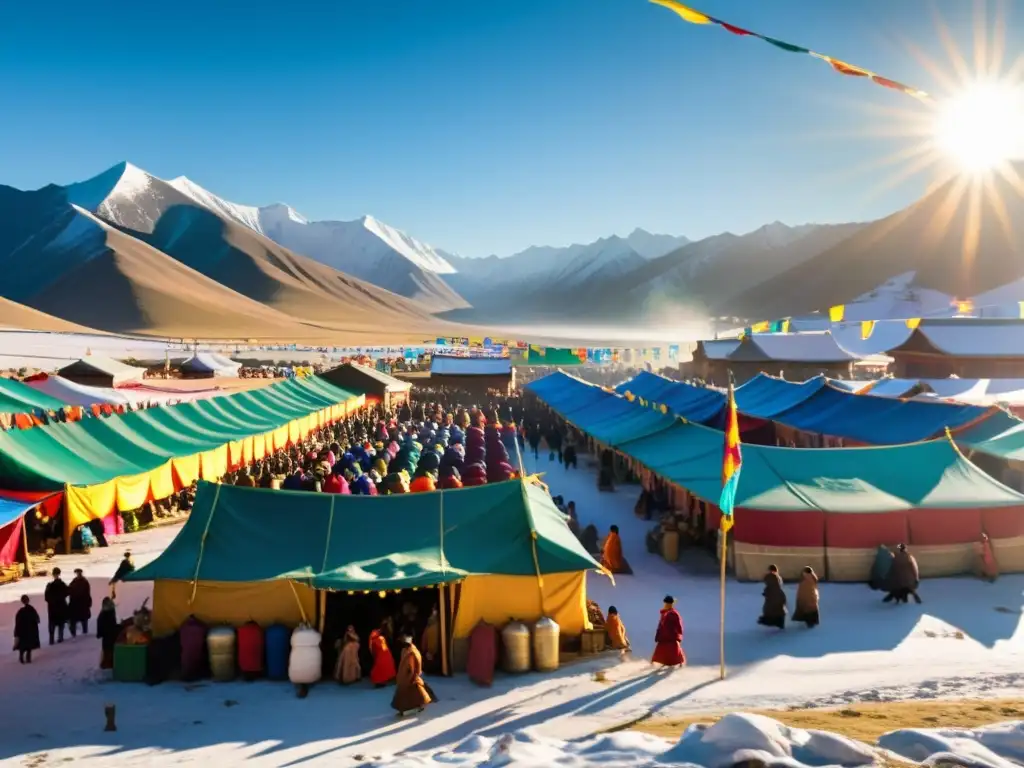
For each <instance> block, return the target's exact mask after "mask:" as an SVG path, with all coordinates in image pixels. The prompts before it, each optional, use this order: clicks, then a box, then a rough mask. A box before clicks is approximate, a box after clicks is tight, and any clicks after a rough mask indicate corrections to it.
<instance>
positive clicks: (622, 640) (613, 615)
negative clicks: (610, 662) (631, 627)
mask: <svg viewBox="0 0 1024 768" xmlns="http://www.w3.org/2000/svg"><path fill="white" fill-rule="evenodd" d="M604 631H605V632H607V633H608V644H609V645H610V646H611V647H612V648H614V649H615V650H617V651H628V650H629V638H628V637H626V625H625V624H623V623H622V619H620V618H619V609H618V608H616V607H615V606H614V605H609V606H608V618H607V619H606V620H605V623H604Z"/></svg>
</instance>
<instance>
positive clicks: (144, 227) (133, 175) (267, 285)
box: [69, 164, 434, 331]
mask: <svg viewBox="0 0 1024 768" xmlns="http://www.w3.org/2000/svg"><path fill="white" fill-rule="evenodd" d="M102 177H106V178H105V182H106V183H103V184H101V183H98V182H96V181H95V180H90V182H86V185H87V188H88V189H89V190H90V192H91V193H93V194H92V195H91V197H90V198H89V202H91V203H95V192H98V191H101V190H102V188H103V187H104V186H106V187H108V189H109V191H108V193H107V194H106V196H104V197H103V198H102V200H101V201H100V203H99V204H98V205H95V208H94V210H95V211H96V213H97V215H98V216H100V217H101V218H103V219H104V220H106V221H108V222H110V223H111V224H113V225H115V226H117V227H118V228H119V229H121V230H122V231H125V232H128V233H130V234H131V235H133V236H134V237H136V238H138V239H140V240H143V241H144V242H146V243H148V244H149V245H151V246H153V247H154V248H157V249H159V250H160V251H162V252H164V253H166V254H168V255H169V256H171V257H173V258H175V259H177V260H178V261H180V262H181V263H182V264H185V265H186V266H189V267H191V268H192V269H194V270H196V271H197V272H200V273H201V274H203V275H206V276H207V277H209V278H211V279H213V280H216V281H217V282H218V283H220V284H222V285H224V286H225V287H228V288H230V289H232V290H234V291H236V292H238V293H240V294H242V295H244V296H247V297H249V298H251V299H253V300H255V301H258V302H260V303H262V304H265V305H266V306H268V307H271V308H273V309H276V310H278V311H279V312H283V313H284V314H286V315H289V316H291V317H293V318H296V319H299V320H303V321H309V322H314V323H317V324H321V325H323V324H327V325H331V326H332V327H338V328H342V329H348V330H354V329H369V328H372V327H378V328H381V330H382V331H386V330H413V329H421V330H422V326H423V325H424V324H425V325H426V326H427V327H429V326H430V325H431V324H432V323H433V322H434V321H433V318H431V317H430V315H429V313H428V312H427V311H426V310H425V309H424V308H423V307H421V306H420V305H418V304H416V303H415V302H413V301H411V300H409V299H406V298H404V297H401V296H398V295H396V294H393V293H390V292H388V291H386V290H383V289H381V288H378V287H376V286H373V285H369V284H367V283H364V282H363V281H361V280H357V279H355V278H353V277H350V276H349V275H346V274H344V273H342V272H339V271H337V270H335V269H332V268H330V267H328V266H326V265H324V264H321V263H319V262H317V261H315V260H313V259H310V258H308V257H305V256H300V255H298V254H295V253H293V252H291V251H290V250H288V249H287V248H283V247H281V246H280V245H278V244H277V243H275V242H274V241H273V240H271V239H270V238H268V237H266V236H265V235H263V234H261V233H260V232H258V231H256V230H254V229H252V228H250V227H249V226H246V225H245V224H242V223H240V222H239V221H237V220H236V218H235V217H234V216H233V215H228V214H226V213H224V212H217V211H216V210H215V209H214V208H210V207H207V206H206V205H205V204H200V203H197V202H196V200H195V199H194V198H193V197H191V196H190V195H186V194H184V193H182V192H181V191H180V190H178V189H177V188H176V187H174V186H172V185H171V184H170V183H168V182H165V181H163V180H161V179H157V178H156V177H154V176H151V175H149V174H146V173H145V172H144V171H141V170H140V169H138V168H135V167H134V166H131V165H127V164H125V165H122V166H117V167H115V168H114V169H112V170H111V171H108V172H107V174H103V175H101V177H98V178H102ZM110 177H116V178H117V181H116V183H115V184H114V185H113V186H110V185H109V181H110V180H111V179H110ZM69 190H70V188H69ZM79 196H81V194H80V193H79Z"/></svg>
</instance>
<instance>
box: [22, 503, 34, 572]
mask: <svg viewBox="0 0 1024 768" xmlns="http://www.w3.org/2000/svg"><path fill="white" fill-rule="evenodd" d="M26 517H28V513H27V512H26V513H25V514H24V515H22V516H21V548H22V549H23V550H24V551H25V578H31V576H32V558H31V556H30V555H29V553H28V523H26V522H25V518H26Z"/></svg>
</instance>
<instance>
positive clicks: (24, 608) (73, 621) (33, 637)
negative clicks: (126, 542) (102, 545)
mask: <svg viewBox="0 0 1024 768" xmlns="http://www.w3.org/2000/svg"><path fill="white" fill-rule="evenodd" d="M134 570H135V564H134V562H133V561H132V553H131V552H125V553H124V558H123V559H122V560H121V563H120V564H119V565H118V568H117V571H116V572H115V573H114V576H113V578H111V579H110V582H109V587H110V595H109V596H108V597H104V598H103V600H102V602H101V604H100V613H99V615H98V616H97V617H96V637H97V639H99V640H100V642H101V656H100V668H102V669H111V668H113V666H114V643H115V642H116V641H117V637H118V635H119V634H120V632H121V625H120V624H119V623H118V620H117V607H116V604H115V603H114V598H115V597H116V594H117V593H116V589H117V583H118V582H120V581H124V578H125V577H126V576H127V575H128V574H129V573H131V572H132V571H134ZM50 576H51V580H50V583H49V584H47V585H46V589H45V590H44V591H43V602H44V603H46V627H47V633H48V635H49V640H50V643H49V644H50V645H54V644H57V645H59V644H61V643H63V642H64V632H65V629H66V630H67V631H68V633H69V634H70V635H71V639H72V640H73V639H75V638H76V637H77V636H78V630H79V629H81V631H82V635H83V636H88V634H89V620H90V619H91V618H92V608H93V601H92V586H91V585H90V584H89V580H88V579H87V578H85V575H84V572H83V570H82V569H81V568H75V577H74V578H73V579H72V580H71V581H70V582H65V581H64V579H63V578H62V577H61V570H60V568H54V569H53V570H52V571H51V572H50ZM41 623H42V620H41V618H40V616H39V612H38V611H37V610H36V609H35V606H33V605H32V601H31V599H30V598H29V596H28V595H22V596H21V608H19V609H18V612H17V613H16V614H15V616H14V650H16V651H17V652H18V662H19V663H21V664H31V663H32V652H33V651H37V650H39V649H40V648H41V647H42V641H41V639H40V625H41Z"/></svg>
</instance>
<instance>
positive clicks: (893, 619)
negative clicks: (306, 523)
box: [0, 455, 1024, 767]
mask: <svg viewBox="0 0 1024 768" xmlns="http://www.w3.org/2000/svg"><path fill="white" fill-rule="evenodd" d="M586 463H587V462H586V458H585V457H581V469H579V470H569V471H566V470H564V469H562V468H561V467H558V466H555V465H554V464H550V463H549V462H548V461H547V456H546V455H542V456H541V457H540V460H539V461H536V462H535V461H533V460H532V458H528V468H530V469H535V470H539V471H546V472H547V475H546V476H545V479H546V480H547V481H548V482H549V484H550V485H551V488H552V492H553V493H556V494H562V495H563V496H564V497H565V498H566V499H567V500H570V499H572V500H575V501H576V505H577V510H578V513H579V516H580V519H581V522H582V523H583V524H586V523H587V522H591V521H593V522H594V523H596V524H597V526H598V528H599V529H600V530H601V531H602V532H603V531H605V530H607V527H608V525H610V524H612V523H617V524H618V525H619V527H620V529H621V531H622V536H623V544H624V548H625V554H626V557H627V558H628V559H629V561H630V563H631V565H632V566H633V569H634V571H635V572H636V573H635V575H633V576H620V577H618V578H617V580H616V584H615V586H612V584H611V583H610V582H609V581H608V580H607V579H605V578H604V577H601V576H598V575H590V576H588V589H589V593H590V596H591V597H592V598H593V599H595V600H597V601H598V603H599V604H600V605H601V607H602V608H607V606H608V605H610V604H612V605H616V606H617V607H618V608H619V610H620V612H621V614H622V617H623V619H624V621H625V623H626V627H627V629H628V631H629V634H630V638H631V640H632V642H633V645H634V648H635V651H636V655H635V657H634V659H632V660H627V661H624V662H620V661H619V659H618V658H607V657H602V658H598V659H593V660H590V661H587V662H582V663H579V664H576V665H572V666H569V667H566V668H564V669H562V670H561V671H559V672H558V673H555V674H549V675H539V674H530V675H525V676H522V677H509V676H500V677H499V678H498V679H497V680H496V681H495V684H494V686H493V687H492V688H490V689H481V688H478V687H476V686H475V685H473V684H472V683H470V682H469V681H468V680H467V679H466V677H465V676H457V677H454V678H451V679H431V685H432V686H433V687H434V690H435V691H436V693H437V694H438V696H439V698H440V701H439V702H438V703H437V704H436V705H434V706H432V707H431V708H430V709H429V710H428V711H427V712H426V713H425V714H423V715H421V716H419V717H416V718H410V719H407V720H401V721H399V720H396V719H395V718H394V716H393V712H392V710H391V709H390V707H389V702H390V695H391V694H390V692H388V691H386V690H384V691H382V690H374V689H372V688H369V687H364V688H356V689H350V688H344V689H343V688H341V687H339V686H335V685H333V684H327V683H324V684H322V685H320V686H318V687H316V688H315V689H314V690H313V692H312V693H311V694H310V696H309V698H307V699H305V700H299V699H297V698H296V697H295V695H294V692H293V690H292V688H291V686H289V685H287V684H281V683H267V682H259V683H251V684H246V683H241V682H238V683H212V682H210V683H205V684H200V685H183V684H179V683H167V684H164V685H160V686H157V687H154V688H149V687H147V686H144V685H128V684H115V683H112V682H108V681H107V680H106V679H105V677H104V675H103V674H101V673H100V671H99V670H98V668H97V667H98V660H99V645H98V641H97V640H95V639H94V638H83V637H79V638H78V639H76V640H73V641H70V640H69V641H65V643H64V644H63V645H59V646H54V647H52V648H50V647H48V646H44V647H43V649H42V650H41V651H40V652H38V654H37V656H36V659H35V662H34V663H33V664H32V665H31V666H20V665H19V664H18V663H17V655H16V654H13V653H9V652H8V653H4V654H3V655H2V656H0V733H2V738H0V765H5V764H10V765H29V764H31V765H33V766H42V765H49V764H51V763H53V764H56V763H60V762H66V761H70V760H74V761H75V762H76V764H83V765H87V766H90V767H91V766H97V767H100V766H106V765H114V764H115V763H116V764H117V765H149V766H163V765H172V764H173V765H181V764H188V763H206V762H210V761H217V762H218V763H220V764H221V765H224V764H232V763H236V762H240V761H242V760H247V761H252V762H253V763H254V764H255V765H259V766H284V765H296V764H299V763H303V764H313V765H315V764H325V765H326V764H328V763H335V764H338V763H340V764H343V765H344V764H364V763H366V762H368V761H369V762H373V761H378V762H387V763H388V764H390V765H420V764H424V763H423V762H422V761H426V760H434V757H432V755H435V756H439V759H440V760H443V761H444V762H446V763H447V764H453V765H460V764H461V765H480V764H487V765H496V764H503V763H504V760H505V759H506V758H507V755H506V756H505V757H501V755H499V756H498V757H496V758H494V760H492V758H491V757H489V754H490V751H491V750H492V749H498V750H500V749H501V746H500V745H498V741H499V740H500V739H501V737H503V736H505V735H506V734H518V735H517V736H516V738H515V740H514V743H512V745H511V752H510V754H511V755H512V756H513V757H516V760H517V762H519V764H522V765H541V764H544V765H548V764H552V763H553V762H554V760H553V759H552V758H551V755H552V752H551V751H550V750H552V749H558V750H561V751H562V752H565V753H566V755H567V756H566V758H565V762H564V764H565V765H582V764H584V762H585V761H589V762H590V763H600V764H602V765H653V764H654V762H655V760H656V759H657V760H659V761H660V764H662V765H664V764H666V763H671V762H679V761H680V760H683V759H684V758H686V759H692V758H693V757H695V756H703V757H702V758H701V759H707V760H711V762H705V763H703V764H705V765H711V764H715V765H717V764H718V762H717V760H718V759H719V758H715V759H714V760H712V757H713V756H714V755H721V754H722V751H721V750H726V749H727V747H728V745H729V744H732V743H733V742H731V741H729V738H732V737H729V738H725V737H723V743H725V744H726V746H721V745H720V747H721V748H720V751H719V752H717V753H714V752H713V751H708V750H710V749H711V748H710V747H707V746H706V745H705V746H703V747H701V746H700V744H697V743H696V742H692V739H693V738H694V737H692V736H691V737H688V738H690V739H691V742H692V743H690V744H689V745H688V746H687V747H686V749H685V750H684V749H683V747H681V746H680V747H679V748H678V750H677V751H673V752H667V750H668V749H669V746H670V745H668V744H666V742H663V741H657V740H652V739H651V738H650V737H645V736H640V735H637V734H627V733H618V734H614V735H610V736H596V737H595V736H593V735H594V734H595V733H598V732H600V731H602V730H604V729H607V728H610V727H615V726H622V725H624V724H628V723H630V722H632V721H636V720H639V719H647V718H651V717H665V716H672V715H678V714H682V713H692V712H701V711H723V710H732V711H735V710H743V709H755V708H756V709H763V708H768V707H788V706H826V705H839V704H842V703H846V702H853V701H878V700H886V699H905V698H937V697H959V696H972V697H998V696H1013V695H1018V694H1019V692H1020V689H1021V686H1022V683H1024V673H1021V672H1020V670H1021V668H1022V661H1024V653H1022V645H1021V632H1020V620H1021V617H1020V614H1021V606H1022V601H1021V596H1022V589H1024V576H1006V577H1003V578H1002V579H1000V580H999V581H998V582H996V583H995V584H986V583H982V582H979V581H975V580H972V579H943V580H933V581H928V582H926V583H925V584H924V586H923V588H922V590H921V594H922V597H923V598H924V601H925V602H924V604H923V605H921V606H916V605H907V606H893V605H883V604H882V603H881V601H880V596H879V595H878V594H877V593H875V592H871V591H870V590H869V589H868V588H867V587H865V586H862V585H833V584H823V585H822V587H821V601H822V606H821V611H822V625H821V626H820V627H818V628H817V629H814V630H807V629H804V628H803V627H802V626H801V627H790V628H788V629H787V630H786V631H785V632H776V631H773V630H765V629H764V628H761V627H758V626H757V624H756V623H755V621H756V618H757V615H758V613H759V610H760V601H761V598H760V585H759V584H736V583H734V582H730V584H729V586H728V598H727V619H726V622H727V629H728V633H727V639H726V645H727V658H728V666H729V674H728V678H727V679H726V680H725V681H719V680H718V615H719V608H718V583H717V578H716V569H715V567H714V566H713V564H711V563H709V561H708V559H707V556H706V555H704V554H703V553H697V552H692V553H691V552H684V555H683V558H682V562H681V563H679V564H670V563H666V562H665V561H664V560H662V559H661V558H659V557H657V556H655V555H651V554H649V553H648V552H647V551H646V549H645V547H644V534H645V532H646V529H647V527H648V525H649V524H648V523H646V522H642V521H639V520H637V519H636V518H635V517H634V515H633V512H632V508H633V503H634V501H635V497H636V488H635V487H632V486H629V487H623V488H620V489H619V490H618V491H617V492H616V493H614V494H601V493H598V492H597V489H596V484H595V481H594V474H593V471H592V470H590V469H588V468H586V467H585V465H586ZM175 532H176V529H175V528H165V529H160V530H156V531H150V532H145V533H141V534H135V535H131V536H125V537H122V540H121V541H119V542H117V543H116V544H114V545H113V546H112V547H111V548H110V549H109V550H107V551H105V552H103V553H102V554H100V553H94V554H92V555H89V556H83V557H79V558H70V557H69V558H59V559H58V564H59V565H60V566H61V568H62V569H63V571H64V572H65V573H66V574H67V575H69V576H70V575H71V572H72V570H73V568H74V567H76V565H79V566H80V567H82V568H84V569H85V573H86V575H87V576H89V577H90V578H92V579H93V585H94V586H93V590H94V596H95V595H99V594H101V593H102V592H103V591H104V590H105V589H106V581H107V579H109V577H110V575H111V574H112V573H113V571H114V568H115V567H116V564H117V561H118V560H119V559H120V556H121V553H122V551H123V549H124V547H125V546H129V544H128V542H130V547H131V549H132V552H133V553H134V555H135V557H136V560H137V561H138V562H145V561H147V560H148V559H150V558H152V557H155V556H156V555H157V554H158V553H159V552H160V550H161V549H162V548H163V547H164V546H165V545H166V543H167V541H168V540H169V539H170V538H171V537H173V535H174V534H175ZM482 544H485V543H482ZM240 545H241V542H240ZM44 586H45V580H43V579H35V580H30V581H23V582H20V583H17V584H13V585H8V586H5V587H0V634H6V636H7V637H8V638H10V637H11V633H12V624H13V617H14V612H15V610H16V608H17V600H18V598H19V596H20V595H21V594H22V593H27V594H30V595H33V596H34V599H33V602H34V603H35V604H36V605H37V606H38V607H40V609H42V606H41V605H40V603H41V602H42V598H41V594H42V591H43V588H44ZM789 592H790V599H791V600H792V599H793V588H792V587H790V588H789ZM666 593H671V594H672V595H674V596H675V597H676V599H677V601H678V604H679V608H680V610H681V612H682V614H683V620H684V623H685V630H686V632H685V639H684V647H685V649H686V653H687V656H688V659H689V662H690V666H689V667H687V668H685V669H680V670H676V671H664V670H655V669H653V668H652V667H651V666H650V665H649V664H648V663H647V658H648V657H649V654H650V652H651V650H652V648H653V634H654V628H655V624H656V619H657V615H658V614H657V612H658V608H659V607H660V604H661V600H662V597H663V596H664V595H665V594H666ZM148 594H149V589H148V587H147V585H144V584H133V585H127V586H124V587H123V588H122V589H119V593H118V604H119V608H120V612H121V613H125V612H127V611H129V610H131V609H132V608H134V607H136V606H137V605H138V604H139V603H141V601H142V600H143V599H144V598H145V597H146V596H147V595H148ZM44 640H45V638H44ZM598 669H603V670H605V673H606V674H605V678H606V679H605V680H604V681H598V680H596V679H595V675H594V672H595V671H597V670H598ZM106 703H113V704H116V705H117V712H118V728H119V730H118V731H117V732H116V733H104V732H103V725H104V718H103V705H104V704H106ZM732 727H733V726H730V728H732ZM736 727H741V726H736ZM742 727H747V726H742ZM755 730H756V729H755ZM705 738H706V737H705ZM751 738H753V737H751ZM758 738H761V737H758ZM787 738H788V737H787ZM796 738H797V741H798V742H799V740H800V739H801V738H803V737H800V736H799V734H797V737H796ZM929 738H930V737H929ZM1018 738H1019V737H1018ZM553 739H556V740H576V741H573V743H572V744H571V745H569V746H566V745H564V744H561V743H560V742H553V741H551V740H553ZM906 739H908V740H910V741H913V740H914V739H918V741H921V739H924V737H918V736H908V737H906ZM925 742H926V743H929V744H930V743H931V742H928V741H927V739H925ZM684 743H686V742H685V740H684ZM701 743H703V742H701ZM819 743H821V742H820V740H819V741H818V742H815V744H819ZM831 743H832V742H827V744H826V746H825V747H814V748H813V749H811V748H810V747H806V748H805V747H800V749H798V750H797V751H796V752H794V755H796V756H797V757H798V758H799V759H801V760H805V762H808V764H817V765H822V764H826V763H833V764H836V763H840V764H844V765H854V764H858V763H856V759H860V758H858V757H857V755H861V757H862V756H863V753H860V752H857V751H856V749H854V750H853V752H844V753H842V754H839V753H830V752H828V749H832V747H830V746H828V744H831ZM986 743H988V742H986ZM1018 743H1019V741H1018ZM502 744H504V745H505V746H508V743H506V742H502ZM746 746H753V744H748V745H746ZM933 746H934V745H933ZM717 748H718V747H716V749H717ZM835 748H836V749H838V747H835ZM700 749H703V750H704V751H703V752H701V751H699V750H700ZM815 749H817V750H819V751H818V752H815V751H814V750H815ZM844 749H846V747H844ZM851 749H853V748H851ZM915 749H917V748H916V747H915ZM929 749H932V751H936V749H934V748H932V747H929ZM623 750H626V751H625V752H623ZM693 750H697V751H693ZM822 750H825V751H822ZM897 751H900V750H897ZM997 751H998V750H997ZM918 752H920V750H918ZM396 754H397V755H398V756H397V757H393V758H389V757H388V756H389V755H396ZM503 754H504V753H503ZM730 754H731V752H730ZM928 754H931V753H930V752H929V753H928ZM26 755H32V756H33V757H31V758H26V757H25V756H26ZM43 755H45V757H43ZM545 755H546V757H545ZM688 755H689V756H691V757H689V758H688V757H687V756H688ZM815 755H817V757H815ZM828 755H832V756H831V757H827V756H828ZM851 755H853V757H851ZM922 755H923V753H920V754H918V753H915V755H914V756H913V757H914V759H922ZM826 758H827V759H826ZM8 760H9V761H10V762H7V761H8ZM486 761H491V762H486ZM495 761H496V762H495ZM851 761H852V762H851ZM996 764H998V763H996Z"/></svg>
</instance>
